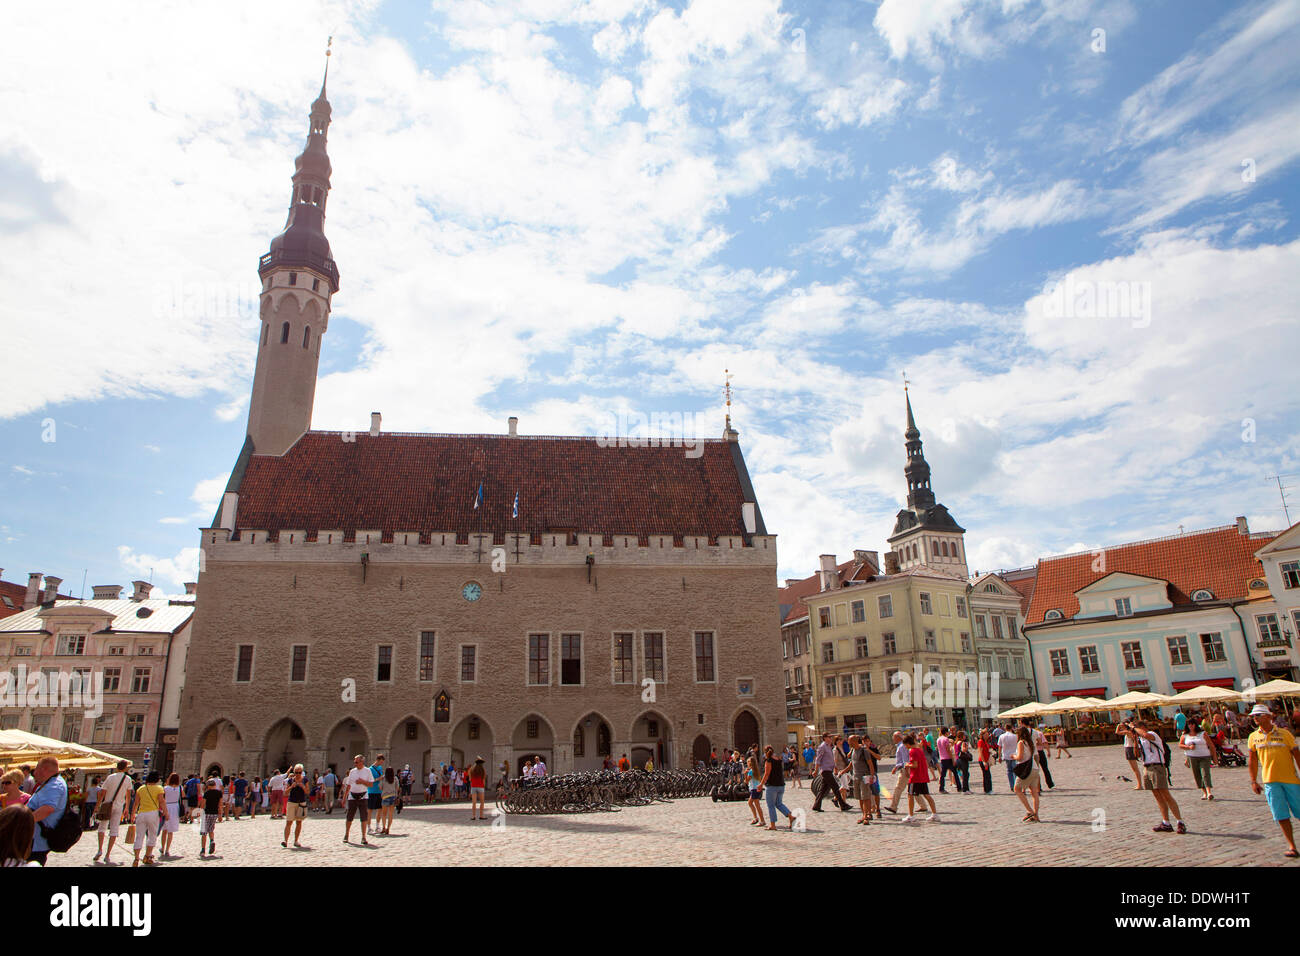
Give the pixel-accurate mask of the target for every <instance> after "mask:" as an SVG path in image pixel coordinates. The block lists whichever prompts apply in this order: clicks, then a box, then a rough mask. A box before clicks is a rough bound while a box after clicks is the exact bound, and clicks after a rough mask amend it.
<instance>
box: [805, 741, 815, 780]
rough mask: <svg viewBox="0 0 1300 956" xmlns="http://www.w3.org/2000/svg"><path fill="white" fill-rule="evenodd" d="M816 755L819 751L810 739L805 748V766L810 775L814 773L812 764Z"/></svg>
mask: <svg viewBox="0 0 1300 956" xmlns="http://www.w3.org/2000/svg"><path fill="white" fill-rule="evenodd" d="M816 756H817V751H815V750H813V745H812V741H811V740H810V741H808V743H807V744H806V745H805V746H804V748H803V766H804V770H805V771H806V772H807V774H808V776H809V777H811V776H812V775H813V770H812V765H813V759H814V758H816Z"/></svg>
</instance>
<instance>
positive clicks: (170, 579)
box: [117, 544, 199, 598]
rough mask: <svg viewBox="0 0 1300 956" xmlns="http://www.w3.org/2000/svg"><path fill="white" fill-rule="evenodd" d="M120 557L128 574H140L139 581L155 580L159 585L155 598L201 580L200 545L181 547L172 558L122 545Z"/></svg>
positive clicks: (118, 557)
mask: <svg viewBox="0 0 1300 956" xmlns="http://www.w3.org/2000/svg"><path fill="white" fill-rule="evenodd" d="M117 560H118V563H119V564H120V565H121V567H122V568H123V569H124V571H125V572H126V574H127V575H139V580H146V581H148V580H152V581H153V582H154V583H155V584H156V587H155V589H154V591H153V592H152V593H151V594H150V597H152V598H167V597H169V596H170V594H180V593H184V591H185V583H186V582H187V581H194V580H197V579H198V574H199V549H198V548H181V550H180V551H178V552H176V554H174V555H173V556H172V557H170V558H162V557H158V556H156V555H152V554H147V553H142V552H137V551H135V550H134V549H133V548H131V547H130V546H129V545H125V544H122V545H118V547H117ZM168 585H170V587H168Z"/></svg>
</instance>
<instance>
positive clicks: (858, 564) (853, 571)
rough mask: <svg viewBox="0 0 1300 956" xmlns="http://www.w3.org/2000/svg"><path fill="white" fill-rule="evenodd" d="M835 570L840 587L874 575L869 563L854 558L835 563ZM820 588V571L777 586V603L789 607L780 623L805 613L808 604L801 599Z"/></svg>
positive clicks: (796, 618) (797, 617) (867, 579)
mask: <svg viewBox="0 0 1300 956" xmlns="http://www.w3.org/2000/svg"><path fill="white" fill-rule="evenodd" d="M835 571H836V573H837V574H838V575H839V579H840V587H844V585H846V584H850V583H852V582H854V581H870V580H871V579H872V577H873V576H874V572H873V571H872V570H871V565H869V564H867V563H866V562H865V561H858V560H857V559H856V558H854V559H852V560H849V561H844V562H842V563H840V564H837V565H836V566H835ZM820 590H821V573H820V572H818V573H816V574H812V575H809V576H808V577H806V578H802V579H801V580H798V581H795V582H794V584H791V585H789V586H788V587H783V588H777V598H778V600H777V604H778V605H779V606H781V607H785V606H786V605H789V609H788V610H787V611H786V613H785V614H784V615H782V617H781V623H782V624H784V623H785V622H787V621H794V620H798V619H799V618H801V617H803V616H804V615H806V614H807V613H808V605H807V604H805V603H804V602H803V599H804V598H806V597H808V596H809V595H810V594H816V593H818V592H819V591H820Z"/></svg>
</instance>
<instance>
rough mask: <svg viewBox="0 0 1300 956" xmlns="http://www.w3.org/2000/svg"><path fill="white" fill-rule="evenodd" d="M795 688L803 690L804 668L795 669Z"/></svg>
mask: <svg viewBox="0 0 1300 956" xmlns="http://www.w3.org/2000/svg"><path fill="white" fill-rule="evenodd" d="M794 686H795V687H797V688H799V689H801V690H802V689H803V668H802V667H796V668H795V669H794Z"/></svg>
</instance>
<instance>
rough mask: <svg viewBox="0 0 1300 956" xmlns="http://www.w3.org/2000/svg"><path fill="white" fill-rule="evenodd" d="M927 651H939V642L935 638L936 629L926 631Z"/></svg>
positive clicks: (929, 628)
mask: <svg viewBox="0 0 1300 956" xmlns="http://www.w3.org/2000/svg"><path fill="white" fill-rule="evenodd" d="M925 649H926V650H927V651H937V650H938V649H939V642H938V641H937V640H936V639H935V636H934V628H931V627H927V628H926V629H925Z"/></svg>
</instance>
